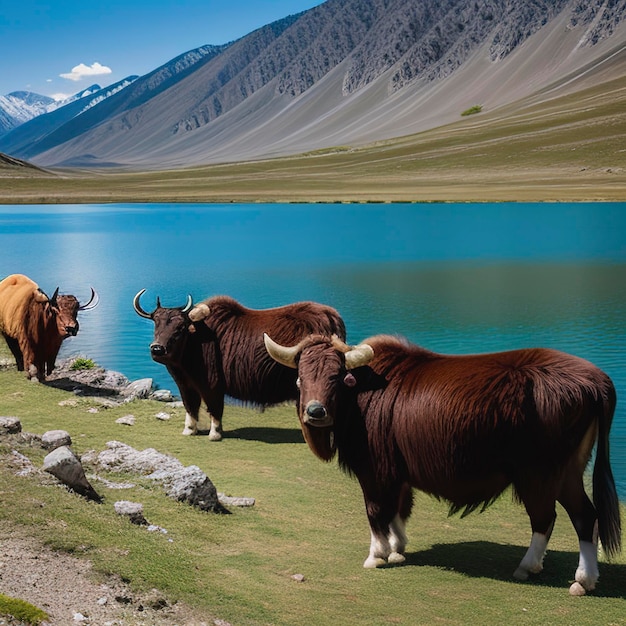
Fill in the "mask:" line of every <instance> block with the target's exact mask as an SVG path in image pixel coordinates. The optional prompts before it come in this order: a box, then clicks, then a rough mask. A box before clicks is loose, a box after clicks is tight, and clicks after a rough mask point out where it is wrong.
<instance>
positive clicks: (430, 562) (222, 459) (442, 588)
mask: <svg viewBox="0 0 626 626" xmlns="http://www.w3.org/2000/svg"><path fill="white" fill-rule="evenodd" d="M68 399H75V398H74V396H73V395H72V394H70V393H68V392H64V391H61V390H58V389H54V388H51V387H49V386H46V385H40V384H33V383H30V382H28V381H27V380H26V379H25V377H24V376H23V374H21V373H18V372H16V371H15V370H4V371H0V415H13V416H17V417H19V418H20V419H21V421H22V425H23V428H24V430H25V431H29V432H33V433H38V434H42V433H44V432H45V431H46V430H49V429H53V428H61V429H65V430H67V431H68V432H69V433H70V434H71V436H72V439H73V447H74V450H75V451H76V452H77V453H78V454H79V455H80V454H84V453H86V452H87V451H89V450H96V451H100V450H102V449H104V448H105V444H106V442H107V441H110V440H119V441H123V442H124V443H127V444H129V445H131V446H133V447H136V448H138V449H145V448H147V447H154V448H156V449H157V450H159V451H161V452H164V453H168V454H171V455H174V456H176V457H177V458H178V459H179V460H180V461H181V462H182V463H183V464H185V465H191V464H195V465H198V466H199V467H200V468H201V469H202V470H203V471H204V472H205V473H206V474H207V475H208V476H209V477H210V478H211V480H212V481H213V482H214V484H215V485H216V487H217V489H218V491H223V492H225V493H226V494H228V495H233V496H250V497H254V498H256V504H255V506H254V507H251V508H245V509H242V508H240V509H237V508H232V509H231V510H232V511H233V513H232V515H224V516H222V515H215V514H209V513H202V512H200V511H198V510H195V509H193V508H192V507H190V506H188V505H186V504H181V503H177V502H174V501H173V500H171V499H169V498H168V497H167V496H165V495H164V493H163V490H162V488H160V487H158V486H155V485H154V484H151V483H148V481H147V480H146V479H141V478H138V477H134V478H133V482H134V483H135V484H136V486H135V487H133V488H132V489H130V490H124V491H118V490H112V489H109V488H107V487H105V486H104V485H103V483H100V482H97V481H95V480H93V481H92V482H93V484H94V486H95V487H96V489H97V490H98V492H99V493H101V494H102V495H104V497H105V501H104V503H103V504H100V505H99V504H95V503H93V502H87V501H85V500H84V499H82V498H81V497H79V496H76V495H73V494H71V493H68V492H67V491H66V490H65V489H64V488H62V487H59V486H58V485H55V484H53V481H51V480H48V481H46V484H42V482H41V479H37V478H35V477H16V476H15V475H14V473H13V472H12V471H11V470H10V468H9V464H8V463H7V459H8V457H9V455H10V453H11V446H10V445H8V444H7V441H6V440H4V441H3V440H2V439H0V457H1V462H0V485H2V486H1V487H0V519H3V520H9V521H10V522H11V523H15V524H17V525H20V526H22V527H24V528H26V529H27V530H28V532H29V533H34V534H36V535H37V536H39V537H41V539H42V540H43V541H44V542H46V543H48V544H50V545H51V546H52V547H54V548H58V549H63V550H67V551H69V552H71V553H73V554H76V555H77V556H79V557H81V558H88V559H90V560H91V561H92V562H93V564H94V567H95V569H96V570H98V571H101V572H113V573H118V574H120V575H121V576H122V577H124V579H127V580H129V581H130V582H131V584H132V585H133V586H134V587H135V588H137V589H138V590H141V589H151V588H153V587H156V588H158V589H160V590H162V591H163V592H164V593H165V594H167V595H168V597H169V598H171V599H173V600H184V601H185V602H187V603H189V604H190V605H192V606H193V607H197V608H200V609H201V610H203V611H205V612H206V614H207V616H213V617H218V618H220V619H223V620H227V621H228V622H230V623H231V624H233V625H234V626H251V625H258V626H260V625H269V624H272V625H274V626H283V625H284V626H287V625H289V626H294V625H302V626H304V625H306V626H316V625H319V626H326V625H327V624H331V623H332V624H335V625H336V626H343V625H346V626H347V625H354V624H363V625H384V624H405V625H411V626H413V625H416V624H434V623H440V624H479V623H482V624H484V623H487V624H504V623H512V624H537V625H539V624H541V625H542V626H543V625H545V624H589V625H592V624H593V625H594V626H595V625H598V624H606V625H608V624H625V623H626V621H625V620H626V618H625V617H624V616H626V558H624V556H622V557H621V558H620V559H619V560H618V561H617V562H614V563H607V562H605V561H602V562H601V564H600V574H601V576H600V583H599V587H598V590H597V591H596V592H595V593H594V594H592V595H589V596H586V597H583V598H575V597H570V596H569V595H568V591H567V589H568V586H569V583H570V582H571V580H572V578H573V575H574V571H575V568H576V565H577V560H578V554H577V549H578V548H577V541H576V539H575V534H574V531H573V529H572V527H571V524H570V523H569V521H568V519H567V515H566V514H565V513H564V512H563V511H562V510H559V518H558V520H557V524H556V528H555V531H554V534H553V537H552V540H551V544H550V551H549V554H548V556H547V558H546V562H545V571H544V572H543V574H541V575H540V576H538V577H536V579H534V580H532V581H530V582H528V583H519V582H515V581H513V579H512V576H511V575H512V572H513V570H514V569H515V567H516V566H517V564H518V562H519V560H520V559H521V558H522V556H523V554H524V552H525V550H526V548H527V545H528V541H529V538H530V529H529V525H528V520H527V517H526V514H525V513H524V511H523V509H522V508H521V507H519V506H517V505H515V504H513V503H512V502H511V498H510V495H509V494H505V496H504V497H503V498H502V499H501V500H500V501H499V502H497V503H496V504H495V505H494V506H493V507H491V508H490V509H489V510H488V511H486V512H485V513H483V514H481V515H478V514H476V515H472V516H469V517H467V518H465V519H463V520H461V519H459V518H458V517H454V518H448V517H447V509H446V506H445V505H444V504H443V503H439V502H436V501H434V500H432V499H430V498H428V497H426V496H424V495H421V494H418V496H417V499H416V506H415V510H414V514H413V517H412V518H411V520H410V523H409V526H408V532H409V538H410V543H409V548H408V559H407V563H406V564H405V565H403V566H401V567H391V568H387V569H382V570H375V571H371V570H364V569H363V568H362V562H363V560H364V559H365V557H366V556H367V551H368V547H369V530H368V526H367V521H366V517H365V512H364V507H363V502H362V497H361V492H360V489H359V487H358V484H357V482H356V481H354V480H352V479H350V478H349V477H347V476H345V475H343V474H342V473H341V472H340V471H339V470H338V469H337V466H336V463H332V464H324V463H322V462H321V461H318V460H317V459H316V458H315V457H314V456H313V455H312V454H311V453H310V451H309V450H308V448H307V446H306V445H305V444H304V443H303V440H302V436H301V433H300V430H299V428H298V425H297V420H296V417H295V413H294V409H293V408H292V407H279V408H275V409H271V410H268V411H266V412H264V413H259V412H255V411H252V410H248V409H243V408H239V407H227V410H226V414H225V419H224V425H225V430H226V437H225V439H224V440H223V441H222V442H220V443H212V442H209V441H208V439H207V438H206V437H183V436H181V435H180V432H181V430H182V426H183V418H184V413H183V411H182V410H181V409H174V410H170V412H171V414H172V418H171V419H170V420H169V421H160V420H157V419H156V418H155V414H156V413H158V412H159V411H162V410H164V408H165V407H164V405H163V404H160V403H156V402H153V401H147V400H145V401H136V402H134V403H131V404H129V405H126V406H122V407H117V408H111V409H106V410H105V409H100V410H99V411H98V412H97V413H92V412H89V409H90V408H92V407H93V406H94V403H93V402H91V401H89V400H86V399H78V401H77V403H76V405H75V406H67V405H60V404H59V403H60V402H61V401H63V400H68ZM129 413H132V414H133V415H134V416H135V418H136V423H135V426H132V427H129V426H122V425H120V424H116V423H115V420H116V419H117V418H119V417H121V416H123V415H127V414H129ZM20 452H22V453H23V454H26V455H27V456H28V457H29V458H30V459H31V460H32V461H33V462H34V463H35V464H36V465H37V466H39V467H40V466H41V464H42V460H43V457H44V454H45V453H44V451H43V450H40V449H39V448H36V447H23V448H21V449H20ZM106 477H107V478H109V479H111V480H124V481H128V480H129V479H130V478H129V477H128V476H113V475H108V476H106ZM120 499H124V500H132V501H137V502H142V503H143V504H144V512H145V515H146V518H147V519H148V521H149V522H150V523H152V524H157V525H159V526H161V527H163V528H165V529H167V531H168V534H167V535H163V534H160V533H149V532H147V531H146V529H145V528H142V527H138V526H133V525H131V524H130V523H129V522H128V521H126V520H125V519H122V518H120V517H119V516H118V515H116V514H115V512H114V509H113V504H114V502H115V501H117V500H120ZM624 517H625V518H626V511H625V512H624ZM170 540H171V541H170ZM295 574H301V575H303V576H304V581H303V582H297V581H296V580H294V579H293V578H292V576H293V575H295Z"/></svg>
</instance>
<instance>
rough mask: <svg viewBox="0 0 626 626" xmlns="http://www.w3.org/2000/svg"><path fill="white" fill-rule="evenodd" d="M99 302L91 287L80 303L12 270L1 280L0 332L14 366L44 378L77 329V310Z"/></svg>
mask: <svg viewBox="0 0 626 626" xmlns="http://www.w3.org/2000/svg"><path fill="white" fill-rule="evenodd" d="M97 304H98V298H97V294H96V292H95V291H94V290H93V288H92V290H91V298H90V300H89V302H87V304H84V305H81V304H80V303H79V302H78V300H77V299H76V298H75V297H74V296H71V295H62V296H60V295H59V289H58V287H57V289H56V291H55V292H54V295H53V296H52V298H48V296H47V295H46V294H45V293H44V292H43V291H42V290H41V289H40V288H39V286H38V285H37V283H35V282H34V281H33V280H31V279H30V278H28V277H27V276H24V275H23V274H12V275H11V276H7V277H6V278H5V279H4V280H2V281H1V282H0V333H2V335H3V336H4V338H5V340H6V342H7V345H8V346H9V348H10V350H11V352H12V353H13V356H14V357H15V362H16V364H17V369H18V370H19V371H26V375H27V376H28V377H29V378H36V379H38V380H41V381H43V380H45V377H46V375H48V374H50V373H51V372H52V370H53V369H54V364H55V361H56V357H57V355H58V353H59V349H60V348H61V343H62V342H63V340H64V339H65V338H66V337H70V336H75V335H76V333H77V332H78V321H77V319H76V317H77V315H78V312H79V311H87V310H89V309H93V308H94V307H95V306H96V305H97Z"/></svg>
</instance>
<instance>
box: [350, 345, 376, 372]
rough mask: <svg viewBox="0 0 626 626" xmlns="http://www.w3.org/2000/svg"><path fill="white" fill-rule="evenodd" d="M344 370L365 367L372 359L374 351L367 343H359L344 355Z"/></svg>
mask: <svg viewBox="0 0 626 626" xmlns="http://www.w3.org/2000/svg"><path fill="white" fill-rule="evenodd" d="M345 358H346V369H349V370H353V369H355V368H356V367H362V366H363V365H367V364H368V363H369V362H370V361H371V360H372V359H373V358H374V350H373V348H372V346H370V345H369V344H367V343H361V344H359V345H358V346H356V347H354V348H352V349H351V350H349V351H348V352H346V354H345Z"/></svg>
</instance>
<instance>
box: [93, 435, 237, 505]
mask: <svg viewBox="0 0 626 626" xmlns="http://www.w3.org/2000/svg"><path fill="white" fill-rule="evenodd" d="M107 447H108V449H107V450H103V451H102V452H101V453H100V454H99V455H98V464H99V465H100V467H102V468H103V469H105V470H109V471H113V472H130V473H135V474H143V475H146V474H147V477H148V478H149V479H151V480H154V481H157V482H160V483H162V484H163V485H164V487H165V489H166V493H167V495H168V496H170V497H172V498H175V499H177V500H179V501H183V502H187V503H188V504H191V505H193V506H197V507H198V508H200V509H202V510H203V511H211V512H214V513H229V511H228V510H227V509H226V508H225V507H224V506H223V505H222V504H221V503H220V502H219V499H218V496H217V490H216V489H215V486H214V485H213V483H212V482H211V480H210V479H209V478H208V477H207V475H206V474H204V473H203V472H202V471H201V470H200V468H199V467H197V466H195V465H191V466H189V467H185V466H184V465H183V464H182V463H181V462H180V461H179V460H178V459H175V458H174V457H171V456H168V455H167V454H161V453H160V452H158V451H157V450H155V449H154V448H147V449H146V450H143V451H139V450H135V449H134V448H132V447H131V446H128V445H126V444H124V443H121V442H119V441H110V442H108V443H107Z"/></svg>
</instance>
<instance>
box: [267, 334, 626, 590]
mask: <svg viewBox="0 0 626 626" xmlns="http://www.w3.org/2000/svg"><path fill="white" fill-rule="evenodd" d="M265 343H266V348H267V350H268V352H269V353H270V354H271V355H272V357H273V358H274V359H276V360H277V361H278V362H279V363H282V364H283V365H287V366H289V367H293V368H296V369H297V372H298V377H299V381H298V385H299V389H300V398H299V402H298V415H299V418H300V422H301V427H302V430H303V431H304V432H305V433H317V435H316V436H314V435H311V434H308V435H305V436H306V439H307V441H308V442H309V445H310V447H311V449H312V450H313V452H314V453H315V454H316V455H317V456H319V457H320V458H322V459H323V460H326V461H328V460H330V459H331V458H332V457H333V456H334V455H335V452H338V456H339V464H340V466H341V467H342V468H343V469H344V470H346V471H348V472H349V473H351V474H353V475H355V476H356V477H357V478H358V480H359V483H360V485H361V488H362V490H363V495H364V498H365V508H366V511H367V516H368V519H369V524H370V529H371V545H370V552H369V556H368V557H367V559H366V560H365V563H364V566H365V567H379V566H381V565H384V564H385V563H398V562H402V561H403V560H404V558H405V557H404V551H405V546H406V543H407V538H406V534H405V523H406V520H407V518H408V517H409V515H410V513H411V508H412V505H413V496H412V488H413V487H415V488H417V489H419V490H421V491H424V492H426V493H428V494H431V495H433V496H435V497H436V498H440V499H443V500H445V501H447V502H448V503H449V504H450V511H451V513H455V512H459V511H461V512H463V515H465V514H467V513H469V512H471V511H473V510H475V509H478V508H482V509H483V510H484V508H486V507H487V506H488V505H489V504H491V503H492V502H494V501H495V500H496V499H497V498H498V497H499V496H500V495H501V494H502V492H503V491H504V490H505V489H506V488H507V487H508V486H509V485H512V486H513V491H514V494H515V496H516V498H517V499H518V500H519V501H521V502H522V503H523V504H524V506H525V507H526V511H527V513H528V516H529V517H530V523H531V527H532V539H531V543H530V547H529V548H528V551H527V552H526V555H525V556H524V558H523V559H522V561H521V563H520V564H519V566H518V568H517V569H516V570H515V573H514V577H515V578H517V579H520V580H525V579H526V578H527V577H528V576H529V574H535V573H538V572H540V571H541V570H542V568H543V558H544V554H545V551H546V547H547V545H548V540H549V538H550V534H551V532H552V529H553V527H554V522H555V518H556V510H555V503H556V502H557V501H558V502H560V503H561V504H562V505H563V507H564V508H565V510H566V511H567V513H568V515H569V517H570V519H571V521H572V524H573V525H574V528H575V529H576V533H577V534H578V539H579V544H580V557H579V564H578V569H577V570H576V574H575V581H576V582H574V583H573V584H572V586H571V588H570V592H571V593H572V594H575V595H582V594H584V593H585V592H586V591H590V590H592V589H594V587H595V584H596V581H597V580H598V560H597V548H598V543H597V542H598V534H599V537H600V540H601V542H602V547H603V549H604V552H605V553H606V554H607V556H609V557H611V556H613V555H615V554H617V553H618V552H619V551H620V549H621V521H620V511H619V502H618V498H617V493H616V490H615V482H614V480H613V474H612V471H611V466H610V463H609V430H610V427H611V421H612V418H613V412H614V409H615V403H616V396H615V389H614V387H613V383H612V382H611V380H610V378H609V377H608V376H607V375H606V374H605V373H604V372H602V371H601V370H600V369H598V368H597V367H595V366H594V365H592V364H591V363H589V362H588V361H585V360H583V359H581V358H578V357H575V356H571V355H569V354H565V353H563V352H558V351H555V350H549V349H528V350H515V351H511V352H500V353H495V354H480V355H467V356H451V355H443V354H436V353H433V352H429V351H427V350H425V349H423V348H420V347H418V346H415V345H412V344H409V343H408V342H406V341H404V340H402V339H399V338H396V337H390V336H384V335H380V336H376V337H372V338H370V339H368V340H366V341H365V342H363V343H362V344H361V345H359V346H356V347H355V348H350V347H348V346H346V345H345V343H343V342H342V341H340V340H338V339H337V338H332V337H328V336H326V337H324V336H321V335H311V336H309V337H307V338H305V339H303V340H302V341H301V342H299V343H298V344H297V345H292V344H291V345H289V346H287V347H285V345H284V344H283V345H282V346H281V345H279V344H278V343H277V342H275V341H272V339H271V338H270V337H268V336H266V337H265ZM311 442H314V445H312V444H311ZM596 442H597V453H596V459H595V465H594V470H593V499H594V502H593V504H592V503H591V501H590V499H589V498H588V496H587V494H586V493H585V489H584V486H583V473H584V471H585V467H586V466H587V463H588V461H589V459H590V456H591V452H592V449H593V447H594V444H595V443H596ZM594 505H595V506H594Z"/></svg>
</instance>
